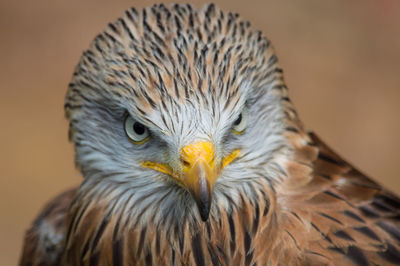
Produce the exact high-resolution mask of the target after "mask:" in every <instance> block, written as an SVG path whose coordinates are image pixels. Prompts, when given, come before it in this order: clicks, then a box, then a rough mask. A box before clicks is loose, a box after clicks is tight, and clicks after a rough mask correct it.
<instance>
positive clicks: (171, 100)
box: [65, 4, 286, 221]
mask: <svg viewBox="0 0 400 266" xmlns="http://www.w3.org/2000/svg"><path fill="white" fill-rule="evenodd" d="M276 61H277V60H276V56H275V55H274V52H273V51H272V48H271V46H270V42H269V40H268V39H266V38H265V37H263V36H262V34H261V33H260V32H259V31H256V30H253V29H252V28H251V27H250V24H249V23H248V22H247V21H244V20H242V19H241V18H240V17H238V16H237V15H236V14H232V13H224V12H222V11H221V10H219V9H218V8H217V7H215V6H214V5H207V6H205V7H204V8H201V9H195V8H193V7H192V6H190V5H171V6H164V5H162V4H161V5H154V6H153V7H151V8H147V9H143V10H141V11H137V10H135V9H130V10H128V11H126V14H125V16H124V17H123V18H120V19H119V20H117V21H116V22H115V23H112V24H109V26H108V28H107V29H106V30H105V31H104V32H102V33H101V34H99V35H98V36H97V37H96V38H95V40H94V41H93V43H92V45H91V46H90V48H89V49H88V50H87V51H85V52H84V54H83V56H82V58H81V60H80V62H79V64H78V66H77V68H76V70H75V73H74V76H73V79H72V82H71V83H70V86H69V90H68V93H67V97H66V103H65V109H66V115H67V118H68V119H69V121H70V137H71V139H72V141H73V142H74V144H75V149H76V162H77V164H78V165H79V167H80V168H81V170H82V173H83V175H84V177H85V179H86V180H90V182H91V185H90V186H88V187H90V189H92V190H93V188H94V187H95V188H96V189H97V192H98V193H105V194H106V193H108V192H105V191H108V190H107V189H109V188H110V187H113V188H114V190H113V193H109V194H107V195H104V196H107V197H111V196H110V195H112V196H113V197H114V198H119V199H121V200H126V201H130V202H133V203H132V204H133V205H135V204H136V205H135V206H137V209H136V210H139V209H142V210H145V209H146V208H147V209H148V207H149V206H153V207H156V208H157V209H158V210H161V211H162V212H163V215H164V216H168V214H171V215H172V217H174V218H173V219H176V217H177V216H179V215H180V214H182V215H185V214H189V215H193V217H200V218H201V219H202V220H203V221H206V220H207V219H208V218H209V215H210V211H211V213H213V211H212V210H213V208H215V207H213V206H214V205H215V206H222V207H224V208H229V206H234V205H235V204H236V203H237V201H238V199H239V196H242V197H247V198H251V197H253V196H254V194H257V192H256V191H257V188H258V187H259V186H262V185H265V183H268V182H270V181H271V180H273V179H274V178H275V177H274V173H275V172H274V171H272V170H271V169H272V168H271V164H270V162H271V161H272V159H274V158H276V157H277V156H278V154H279V153H278V151H280V150H281V149H282V147H283V146H284V140H283V138H282V136H281V134H280V133H281V132H282V130H283V129H284V127H285V125H284V122H283V121H284V119H283V118H284V117H286V112H285V108H284V107H283V104H282V99H284V98H285V97H286V88H285V86H284V84H283V78H282V71H281V69H280V68H279V67H278V65H277V62H276ZM266 174H268V176H266ZM194 206H197V207H194ZM147 209H146V210H147ZM196 209H197V210H196ZM138 212H139V211H138ZM196 213H197V214H196ZM216 213H217V212H215V215H217V214H216ZM157 217H158V216H157Z"/></svg>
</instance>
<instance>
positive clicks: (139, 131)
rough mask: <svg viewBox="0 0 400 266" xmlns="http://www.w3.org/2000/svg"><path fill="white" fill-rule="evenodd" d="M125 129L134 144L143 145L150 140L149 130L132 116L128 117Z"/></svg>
mask: <svg viewBox="0 0 400 266" xmlns="http://www.w3.org/2000/svg"><path fill="white" fill-rule="evenodd" d="M124 127H125V133H126V135H127V136H128V138H129V140H130V141H132V142H133V143H134V144H142V143H145V142H146V141H148V140H149V139H150V134H149V130H148V129H147V128H146V127H145V126H144V125H143V124H142V123H140V122H138V121H136V120H135V119H133V118H132V117H131V116H130V115H127V116H126V118H125V121H124Z"/></svg>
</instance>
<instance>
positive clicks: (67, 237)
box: [20, 4, 400, 265]
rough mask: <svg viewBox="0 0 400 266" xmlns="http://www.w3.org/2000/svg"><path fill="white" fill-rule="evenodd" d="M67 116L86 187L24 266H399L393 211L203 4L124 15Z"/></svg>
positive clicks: (396, 208)
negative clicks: (309, 126)
mask: <svg viewBox="0 0 400 266" xmlns="http://www.w3.org/2000/svg"><path fill="white" fill-rule="evenodd" d="M64 107H65V114H66V118H67V119H68V121H69V139H70V140H71V142H72V143H73V145H74V148H75V162H76V165H77V167H78V168H79V170H80V171H81V173H82V176H83V180H82V183H81V184H80V185H79V186H78V187H76V188H72V189H70V190H67V191H66V192H64V193H62V194H60V195H59V196H57V197H56V198H54V199H53V200H51V201H50V202H49V203H48V204H47V205H46V206H45V207H44V209H43V210H42V211H41V212H40V214H39V215H38V217H37V218H36V219H35V220H34V222H33V223H32V225H31V227H30V228H29V229H28V230H27V232H26V235H25V242H24V247H23V250H22V255H21V258H20V265H400V199H399V197H398V196H397V195H395V194H394V193H393V192H391V191H390V190H389V189H387V188H384V187H383V186H381V185H380V184H378V183H377V182H375V181H373V180H372V179H370V178H369V177H367V176H366V175H364V174H363V173H362V172H361V171H360V170H358V169H356V168H355V167H353V166H352V165H351V164H350V163H348V162H347V161H346V160H344V159H342V158H341V157H340V156H339V155H337V153H335V152H334V151H333V150H332V149H331V148H330V147H329V146H328V145H326V144H325V143H324V142H323V141H322V140H321V138H320V137H319V136H318V135H317V134H316V133H314V132H313V131H310V130H308V129H306V127H305V126H304V125H303V123H302V121H301V120H300V118H299V115H298V113H297V111H296V109H295V107H294V105H293V103H292V101H291V100H290V98H289V96H288V87H287V86H286V84H285V81H284V76H283V70H282V68H281V67H280V66H279V63H278V59H277V56H276V54H275V51H274V48H273V46H272V44H271V42H270V40H269V39H268V38H267V37H265V36H264V34H263V33H262V32H261V31H259V30H257V29H254V28H253V27H252V26H251V24H250V22H248V21H247V20H245V19H243V18H241V17H240V16H239V15H238V14H236V13H232V12H226V11H223V10H221V9H220V8H219V7H217V6H216V5H214V4H207V5H205V6H203V7H200V8H197V7H195V6H192V5H190V4H168V5H166V4H155V5H152V6H150V7H146V8H143V9H136V8H131V9H128V10H127V11H126V12H125V14H124V15H123V16H122V17H121V18H119V19H117V20H116V21H115V22H113V23H110V24H108V26H107V27H106V29H105V30H104V31H103V32H102V33H100V34H99V35H97V36H96V37H95V39H94V40H93V42H92V43H91V45H90V47H89V48H88V49H87V50H85V51H84V53H83V55H82V57H81V59H80V61H79V63H78V65H77V67H76V68H75V71H74V73H73V77H72V81H71V82H70V84H69V86H68V91H67V94H66V98H65V106H64Z"/></svg>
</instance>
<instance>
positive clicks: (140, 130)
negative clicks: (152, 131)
mask: <svg viewBox="0 0 400 266" xmlns="http://www.w3.org/2000/svg"><path fill="white" fill-rule="evenodd" d="M133 130H134V131H135V133H136V134H138V135H142V134H143V133H144V132H145V131H146V129H145V127H144V126H143V125H142V124H140V123H138V122H135V124H133Z"/></svg>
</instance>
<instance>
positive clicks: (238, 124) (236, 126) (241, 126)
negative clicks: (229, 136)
mask: <svg viewBox="0 0 400 266" xmlns="http://www.w3.org/2000/svg"><path fill="white" fill-rule="evenodd" d="M247 118H248V112H247V108H246V107H245V108H243V110H242V112H241V113H240V114H239V116H238V117H237V118H236V120H235V122H233V126H232V131H233V132H235V133H236V134H243V132H244V130H245V129H246V126H247Z"/></svg>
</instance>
